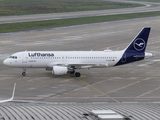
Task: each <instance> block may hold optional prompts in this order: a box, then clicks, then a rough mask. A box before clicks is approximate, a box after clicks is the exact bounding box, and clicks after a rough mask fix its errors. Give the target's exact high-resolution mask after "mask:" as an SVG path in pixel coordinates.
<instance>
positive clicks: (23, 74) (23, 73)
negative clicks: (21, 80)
mask: <svg viewBox="0 0 160 120" xmlns="http://www.w3.org/2000/svg"><path fill="white" fill-rule="evenodd" d="M22 76H26V69H25V68H23V72H22Z"/></svg>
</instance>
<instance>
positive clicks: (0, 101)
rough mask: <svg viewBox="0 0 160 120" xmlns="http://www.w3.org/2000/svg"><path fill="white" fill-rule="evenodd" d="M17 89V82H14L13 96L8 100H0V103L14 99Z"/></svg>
mask: <svg viewBox="0 0 160 120" xmlns="http://www.w3.org/2000/svg"><path fill="white" fill-rule="evenodd" d="M15 89H16V83H15V84H14V88H13V92H12V97H11V98H10V99H7V100H0V103H5V102H9V101H12V100H13V98H14V94H15Z"/></svg>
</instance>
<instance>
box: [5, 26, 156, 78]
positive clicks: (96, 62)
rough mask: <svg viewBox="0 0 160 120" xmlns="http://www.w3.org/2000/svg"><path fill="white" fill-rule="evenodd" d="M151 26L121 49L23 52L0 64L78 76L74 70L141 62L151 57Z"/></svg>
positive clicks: (23, 73)
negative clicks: (148, 49)
mask: <svg viewBox="0 0 160 120" xmlns="http://www.w3.org/2000/svg"><path fill="white" fill-rule="evenodd" d="M150 30H151V27H145V28H143V29H142V30H141V31H140V32H139V34H138V35H137V36H136V37H135V38H134V39H133V40H132V41H131V43H130V44H129V45H128V46H127V47H126V48H125V49H123V50H120V51H112V50H107V49H106V50H104V51H23V52H17V53H14V54H12V55H11V56H10V57H9V58H7V59H5V60H4V61H3V63H4V64H5V65H8V66H11V67H19V68H22V69H23V72H22V75H23V76H25V75H26V68H45V69H46V70H47V71H52V74H54V75H64V74H67V73H70V74H74V75H75V76H76V77H80V76H81V74H80V73H79V72H76V71H77V69H85V68H88V69H89V68H106V67H113V66H118V65H123V64H127V63H132V62H136V61H140V60H143V59H144V58H145V57H150V56H153V54H152V53H146V52H145V50H146V46H147V41H148V38H149V33H150Z"/></svg>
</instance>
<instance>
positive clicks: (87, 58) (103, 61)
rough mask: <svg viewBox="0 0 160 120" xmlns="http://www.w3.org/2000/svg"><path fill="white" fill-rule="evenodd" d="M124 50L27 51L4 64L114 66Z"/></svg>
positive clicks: (38, 66)
mask: <svg viewBox="0 0 160 120" xmlns="http://www.w3.org/2000/svg"><path fill="white" fill-rule="evenodd" d="M123 52H124V51H108V50H106V51H25V52H18V53H15V54H13V55H12V56H11V57H10V58H7V59H6V60H5V61H4V64H7V65H8V66H13V67H21V68H28V67H33V68H34V67H35V68H48V67H53V66H55V65H61V66H68V65H70V66H77V67H78V66H79V67H78V68H87V67H88V68H90V67H108V66H114V65H115V64H116V63H117V62H118V61H119V60H120V58H121V57H122V55H123Z"/></svg>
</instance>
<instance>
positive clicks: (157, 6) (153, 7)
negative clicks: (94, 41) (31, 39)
mask: <svg viewBox="0 0 160 120" xmlns="http://www.w3.org/2000/svg"><path fill="white" fill-rule="evenodd" d="M112 1H113V0H112ZM114 1H117V2H124V0H114ZM125 2H127V3H139V4H143V5H145V6H143V7H135V8H125V9H110V10H93V11H79V12H64V13H49V14H34V15H17V16H2V17H0V24H3V23H14V22H27V21H40V20H53V19H64V18H78V17H87V16H101V15H115V14H127V13H138V12H149V11H158V10H160V3H154V2H139V1H136V2H135V1H125Z"/></svg>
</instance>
